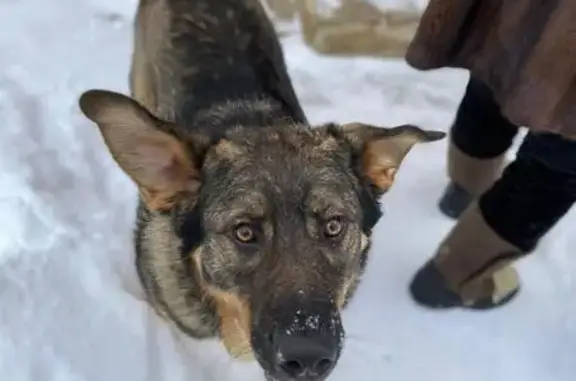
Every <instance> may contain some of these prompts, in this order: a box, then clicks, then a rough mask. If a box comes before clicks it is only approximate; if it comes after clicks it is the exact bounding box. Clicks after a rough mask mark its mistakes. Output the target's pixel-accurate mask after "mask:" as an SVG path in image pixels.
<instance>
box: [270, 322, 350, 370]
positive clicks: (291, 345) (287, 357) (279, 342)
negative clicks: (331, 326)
mask: <svg viewBox="0 0 576 381" xmlns="http://www.w3.org/2000/svg"><path fill="white" fill-rule="evenodd" d="M273 346H274V348H275V350H276V359H277V364H276V365H277V368H278V370H279V371H280V372H281V373H284V374H285V375H286V376H287V377H289V378H290V379H291V380H310V379H313V380H323V379H325V378H326V377H327V376H328V375H329V373H330V372H331V371H332V369H333V368H334V365H335V363H336V360H337V357H338V352H339V347H338V342H337V341H335V340H334V337H333V336H332V335H329V334H327V333H324V332H314V333H311V334H308V335H301V334H290V332H286V331H285V332H279V333H276V334H275V335H274V336H273Z"/></svg>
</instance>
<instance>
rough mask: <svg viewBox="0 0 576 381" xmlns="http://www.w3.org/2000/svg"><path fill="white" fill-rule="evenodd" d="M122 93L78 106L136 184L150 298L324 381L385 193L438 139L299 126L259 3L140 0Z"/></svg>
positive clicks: (195, 327) (292, 375)
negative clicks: (419, 149) (405, 164)
mask: <svg viewBox="0 0 576 381" xmlns="http://www.w3.org/2000/svg"><path fill="white" fill-rule="evenodd" d="M130 91H131V96H126V95H123V94H120V93H117V92H113V91H108V90H98V89H92V90H88V91H86V92H84V93H83V94H82V95H81V96H80V98H79V106H80V109H81V111H82V113H83V114H84V115H85V116H86V117H87V118H88V119H89V120H91V121H92V122H94V123H95V124H96V125H97V126H98V128H99V130H100V132H101V135H102V137H103V140H104V142H105V144H106V145H107V147H108V149H109V151H110V153H111V155H112V157H113V158H114V159H115V161H116V162H117V164H118V165H119V167H120V168H121V169H122V170H123V171H124V172H125V173H126V175H128V176H129V177H130V178H131V179H132V180H133V182H134V183H135V184H136V185H137V188H138V190H139V206H138V212H137V222H136V229H135V250H136V266H137V269H138V274H139V277H140V280H141V283H142V285H143V288H144V289H145V292H146V295H147V299H148V301H149V303H150V304H151V306H153V308H154V309H155V310H156V311H157V312H158V314H160V315H161V316H163V317H165V318H166V319H168V320H169V321H170V322H172V323H174V324H175V325H176V326H178V327H179V328H180V329H181V330H182V331H183V332H184V333H185V334H187V335H189V336H191V337H192V338H196V339H203V338H210V337H220V339H221V340H222V342H223V343H224V345H225V346H226V348H227V349H228V351H229V353H230V355H231V356H232V357H234V358H236V357H238V358H240V357H245V356H247V357H248V358H250V356H253V358H255V359H256V360H257V362H258V363H259V364H260V366H261V368H262V369H263V371H264V374H265V376H266V378H267V379H268V380H270V381H296V380H298V381H303V380H307V381H312V380H313V381H322V380H325V379H326V378H327V377H328V376H329V375H330V374H331V372H332V370H333V369H334V367H335V366H336V364H337V362H338V359H339V357H340V353H341V351H342V348H343V344H344V337H345V335H344V329H343V326H342V322H341V318H340V314H341V311H342V310H343V309H344V308H345V306H346V305H347V302H348V300H350V298H351V297H352V296H353V294H354V291H355V290H356V288H357V286H358V283H359V280H360V278H361V275H362V273H363V270H364V268H365V266H366V261H367V253H368V249H369V247H370V236H371V232H372V229H373V227H374V225H375V224H376V223H377V222H378V220H379V219H380V217H381V211H380V204H379V202H380V199H381V197H382V195H384V194H385V193H386V192H387V191H388V189H389V188H390V186H391V185H392V183H393V182H394V179H395V176H396V173H397V171H398V169H399V166H400V164H401V162H402V161H403V159H404V157H405V156H406V154H407V153H408V152H409V150H410V149H411V148H412V147H413V146H414V144H416V143H420V142H433V141H437V140H439V139H442V138H443V137H444V135H445V134H444V133H442V132H438V131H427V130H423V129H421V128H419V127H417V126H413V125H402V126H397V127H394V128H384V127H378V126H373V125H369V124H364V123H360V122H357V123H356V122H355V123H348V124H336V123H326V124H323V125H318V126H310V124H309V123H308V121H307V119H306V116H305V114H304V112H303V109H302V107H301V105H300V103H299V101H298V98H297V96H296V94H295V91H294V88H293V86H292V83H291V81H290V78H289V75H288V72H287V69H286V64H285V61H284V55H283V51H282V49H281V45H280V43H279V40H278V37H277V35H276V32H275V30H274V27H273V25H272V23H271V21H270V20H269V19H268V18H267V15H266V13H265V11H264V10H263V8H262V6H261V4H260V3H259V2H258V0H141V1H140V4H139V6H138V10H137V15H136V21H135V37H134V51H133V56H132V64H131V68H130Z"/></svg>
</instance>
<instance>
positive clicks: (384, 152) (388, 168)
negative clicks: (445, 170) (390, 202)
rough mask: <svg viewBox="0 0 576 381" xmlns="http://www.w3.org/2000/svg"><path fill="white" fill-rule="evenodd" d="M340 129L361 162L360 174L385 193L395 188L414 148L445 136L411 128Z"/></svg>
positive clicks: (350, 126)
mask: <svg viewBox="0 0 576 381" xmlns="http://www.w3.org/2000/svg"><path fill="white" fill-rule="evenodd" d="M339 129H340V133H341V134H342V135H343V137H344V138H345V139H346V140H347V141H348V143H349V144H350V145H351V146H352V149H353V150H355V151H356V153H357V154H358V156H359V157H360V158H361V166H362V168H361V170H362V171H363V172H364V174H365V175H366V176H367V177H368V178H369V179H370V180H371V181H372V183H373V184H374V185H376V186H377V187H378V188H379V190H380V191H382V192H385V191H387V190H388V189H389V188H390V187H391V186H392V184H393V183H394V179H395V177H396V173H397V171H398V169H399V167H400V164H402V161H403V160H404V158H405V157H406V155H407V154H408V152H409V151H410V149H411V148H412V147H413V146H414V144H416V143H427V142H434V141H437V140H440V139H443V138H444V137H445V136H446V134H445V133H444V132H441V131H430V130H423V129H421V128H420V127H417V126H414V125H409V124H406V125H402V126H398V127H392V128H383V127H376V126H371V125H367V124H362V123H349V124H344V125H341V126H340V128H339Z"/></svg>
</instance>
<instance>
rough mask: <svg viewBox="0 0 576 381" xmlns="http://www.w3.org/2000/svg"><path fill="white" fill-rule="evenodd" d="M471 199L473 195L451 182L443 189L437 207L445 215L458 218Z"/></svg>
mask: <svg viewBox="0 0 576 381" xmlns="http://www.w3.org/2000/svg"><path fill="white" fill-rule="evenodd" d="M472 201H473V197H472V196H471V195H470V193H468V192H467V191H465V190H464V189H463V188H462V187H460V186H459V185H457V184H455V183H453V182H451V183H450V184H448V186H447V187H446V189H445V190H444V194H443V195H442V197H441V198H440V202H439V203H438V207H439V208H440V211H441V212H442V213H443V214H444V215H446V216H447V217H450V218H453V219H458V218H459V217H460V215H461V214H462V212H464V210H466V208H467V207H468V206H469V205H470V203H471V202H472Z"/></svg>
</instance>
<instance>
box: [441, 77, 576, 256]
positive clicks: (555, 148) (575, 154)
mask: <svg viewBox="0 0 576 381" xmlns="http://www.w3.org/2000/svg"><path fill="white" fill-rule="evenodd" d="M517 133H518V127H517V126H515V125H514V124H512V123H511V122H510V121H508V120H507V119H506V118H505V117H504V116H503V115H502V114H501V113H500V108H499V106H498V105H497V104H496V102H495V101H494V99H493V97H492V94H491V91H490V90H489V89H488V88H487V87H486V86H485V85H484V84H483V83H482V82H481V81H479V80H476V79H473V78H471V79H470V81H469V83H468V86H467V88H466V93H465V95H464V98H463V100H462V102H461V104H460V107H459V109H458V113H457V115H456V121H455V123H454V124H453V126H452V130H451V139H452V142H453V143H454V144H455V145H456V147H458V148H459V149H460V150H461V151H462V152H464V153H465V154H467V155H469V156H471V157H475V158H478V159H488V158H493V157H496V156H499V155H501V154H503V153H504V152H505V151H507V150H508V149H509V148H510V146H511V145H512V141H513V139H514V137H515V136H516V135H517ZM575 201H576V141H573V140H568V139H565V138H563V137H561V136H559V135H556V134H550V133H536V132H532V131H531V132H529V133H528V135H527V136H526V138H525V139H524V142H523V143H522V145H521V147H520V149H519V151H518V153H517V156H516V160H514V161H513V162H512V163H511V164H510V165H509V166H508V167H507V168H506V169H505V170H504V173H503V175H502V177H501V179H499V180H498V181H497V182H496V183H495V184H494V185H493V186H492V187H491V188H490V189H488V190H487V191H486V192H485V193H484V194H483V195H481V196H480V199H479V206H480V210H481V212H482V214H483V215H484V218H485V219H486V222H487V223H488V224H489V225H490V226H491V227H492V229H494V230H495V231H496V232H497V233H498V234H499V235H500V236H501V237H502V238H504V239H506V240H507V241H508V242H510V243H512V244H514V245H515V246H517V247H518V248H519V249H521V250H523V251H525V252H528V251H531V250H532V249H534V247H535V246H536V244H537V243H538V241H539V240H540V238H541V237H542V236H543V235H544V234H546V233H547V232H548V231H549V230H550V229H551V228H552V227H553V226H554V225H555V224H556V223H557V222H558V220H560V218H562V217H563V216H564V215H565V214H566V213H567V212H568V210H569V209H570V207H571V206H572V205H573V203H574V202H575Z"/></svg>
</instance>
